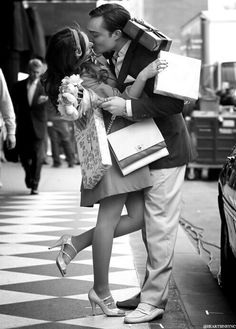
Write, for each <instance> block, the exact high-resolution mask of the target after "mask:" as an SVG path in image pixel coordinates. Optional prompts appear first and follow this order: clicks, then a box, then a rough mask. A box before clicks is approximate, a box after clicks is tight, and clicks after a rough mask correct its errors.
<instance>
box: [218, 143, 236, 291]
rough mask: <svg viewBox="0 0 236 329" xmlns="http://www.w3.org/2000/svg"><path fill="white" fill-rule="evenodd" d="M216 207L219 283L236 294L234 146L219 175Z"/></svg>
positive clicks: (235, 152) (235, 149)
mask: <svg viewBox="0 0 236 329" xmlns="http://www.w3.org/2000/svg"><path fill="white" fill-rule="evenodd" d="M218 206H219V212H220V218H221V269H220V276H219V281H220V284H221V286H222V288H223V289H224V291H225V292H226V293H227V294H230V295H231V296H235V292H236V146H234V148H233V151H232V153H231V154H230V155H229V156H228V157H227V159H226V163H225V165H224V167H223V169H222V171H221V173H220V175H219V194H218Z"/></svg>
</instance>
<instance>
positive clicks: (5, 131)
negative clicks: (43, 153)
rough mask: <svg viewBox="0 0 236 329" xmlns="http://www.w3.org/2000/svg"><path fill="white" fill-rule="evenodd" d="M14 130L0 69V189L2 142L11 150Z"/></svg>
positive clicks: (10, 103) (7, 94)
mask: <svg viewBox="0 0 236 329" xmlns="http://www.w3.org/2000/svg"><path fill="white" fill-rule="evenodd" d="M15 130H16V123H15V113H14V109H13V104H12V100H11V97H10V94H9V91H8V87H7V83H6V80H5V77H4V75H3V72H2V70H1V69H0V187H2V182H1V161H2V160H4V159H5V157H4V153H3V142H4V140H5V139H6V144H7V148H8V149H13V148H14V147H15V145H16V138H15Z"/></svg>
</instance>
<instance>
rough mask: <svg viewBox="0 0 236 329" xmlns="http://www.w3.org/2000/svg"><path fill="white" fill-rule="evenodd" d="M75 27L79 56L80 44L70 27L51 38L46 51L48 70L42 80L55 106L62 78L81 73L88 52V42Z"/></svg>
mask: <svg viewBox="0 0 236 329" xmlns="http://www.w3.org/2000/svg"><path fill="white" fill-rule="evenodd" d="M73 29H74V30H75V31H76V32H77V34H78V38H79V43H80V50H79V51H80V52H81V56H80V57H79V58H78V56H76V51H77V50H78V46H77V44H76V41H75V38H74V35H73V32H72V31H73V30H72V29H71V28H69V27H68V28H64V29H62V30H60V31H58V32H57V33H55V34H54V35H53V36H52V37H51V38H50V40H49V44H48V47H47V51H46V56H45V60H46V64H47V71H46V72H45V74H44V76H43V78H42V81H43V84H44V86H45V90H46V93H47V94H48V96H49V99H50V100H51V102H52V103H53V105H55V106H56V104H57V97H58V88H59V86H60V84H61V80H62V79H63V78H64V77H65V76H70V75H72V74H77V73H80V72H81V70H82V67H81V65H82V63H83V58H84V56H85V52H86V44H85V41H84V37H83V35H82V33H81V31H80V29H79V28H78V27H76V28H73ZM75 68H76V70H77V72H76V71H75Z"/></svg>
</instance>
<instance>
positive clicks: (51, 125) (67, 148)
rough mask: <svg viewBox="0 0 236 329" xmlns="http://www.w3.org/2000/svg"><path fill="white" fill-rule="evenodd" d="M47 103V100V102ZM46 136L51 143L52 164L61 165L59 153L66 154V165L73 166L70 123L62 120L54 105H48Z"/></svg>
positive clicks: (56, 166)
mask: <svg viewBox="0 0 236 329" xmlns="http://www.w3.org/2000/svg"><path fill="white" fill-rule="evenodd" d="M48 104H49V102H48ZM47 127H48V136H49V139H50V143H51V152H52V159H53V164H52V166H53V167H55V168H58V167H60V166H61V164H62V163H61V157H60V155H61V153H62V152H63V153H64V154H65V156H66V161H67V163H68V167H69V168H72V167H73V166H74V150H73V145H72V142H71V131H70V123H69V122H68V121H65V120H62V119H61V118H60V116H59V115H58V113H56V112H55V109H54V107H53V106H52V105H51V106H48V122H47Z"/></svg>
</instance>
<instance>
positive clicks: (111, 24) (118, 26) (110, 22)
mask: <svg viewBox="0 0 236 329" xmlns="http://www.w3.org/2000/svg"><path fill="white" fill-rule="evenodd" d="M89 16H90V17H91V18H94V17H103V20H104V25H105V26H104V27H105V28H106V29H107V30H108V31H109V32H111V33H112V32H114V31H115V30H121V31H122V30H123V28H124V26H125V25H126V23H127V22H128V20H129V19H130V18H131V17H130V13H129V12H128V10H126V9H125V8H124V7H123V6H121V5H118V4H116V3H108V4H104V5H101V6H99V7H97V8H95V9H93V10H91V11H90V13H89Z"/></svg>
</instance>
